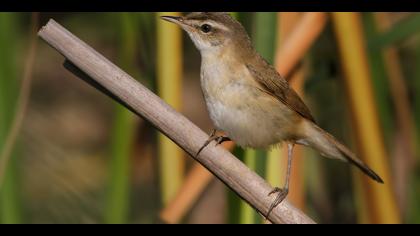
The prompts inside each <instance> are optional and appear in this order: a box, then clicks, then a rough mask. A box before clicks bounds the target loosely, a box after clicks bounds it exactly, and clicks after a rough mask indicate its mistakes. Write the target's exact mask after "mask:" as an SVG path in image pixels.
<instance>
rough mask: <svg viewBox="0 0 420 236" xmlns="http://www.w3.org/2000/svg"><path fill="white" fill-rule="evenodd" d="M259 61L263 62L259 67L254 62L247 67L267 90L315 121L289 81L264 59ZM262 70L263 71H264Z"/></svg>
mask: <svg viewBox="0 0 420 236" xmlns="http://www.w3.org/2000/svg"><path fill="white" fill-rule="evenodd" d="M261 59H262V58H261ZM258 61H261V62H262V63H261V65H258V67H259V69H257V68H256V66H255V65H252V64H246V67H247V68H248V70H249V72H250V73H251V75H252V76H253V77H254V79H255V80H256V81H257V82H258V83H259V84H260V85H261V86H262V88H263V89H264V90H265V92H267V93H269V94H271V95H272V96H274V97H276V98H277V99H278V100H280V102H283V103H284V104H286V105H287V106H288V107H289V108H290V109H292V110H294V111H296V112H297V113H299V114H300V115H301V116H303V117H304V118H306V119H308V120H310V121H312V122H314V123H315V119H314V118H313V117H312V115H311V112H310V111H309V109H308V107H306V105H305V103H303V101H302V100H301V99H300V97H299V95H298V94H297V93H296V92H295V91H294V90H293V89H292V88H291V87H290V86H289V84H288V83H287V81H286V80H285V79H284V78H283V77H281V75H280V74H279V73H278V72H277V71H276V70H275V69H274V67H272V66H271V65H270V64H268V63H267V62H266V61H265V60H264V59H263V60H258ZM260 71H263V73H261V72H260Z"/></svg>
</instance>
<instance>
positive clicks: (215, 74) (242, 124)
mask: <svg viewBox="0 0 420 236" xmlns="http://www.w3.org/2000/svg"><path fill="white" fill-rule="evenodd" d="M203 59H205V58H203ZM211 61H213V62H214V63H204V61H203V63H202V66H201V86H202V90H203V93H204V97H205V100H206V104H207V109H208V111H209V114H210V118H211V119H212V121H213V123H214V125H215V128H217V129H218V130H221V131H224V132H226V134H227V135H228V136H229V137H230V138H231V139H232V140H233V141H235V142H236V143H237V144H238V145H240V146H243V147H254V148H266V147H268V146H270V145H273V144H276V143H279V142H280V141H282V140H284V139H287V138H288V136H289V133H290V132H289V130H287V128H286V127H290V126H288V122H290V119H289V117H288V116H290V115H291V112H290V110H289V109H288V108H287V107H285V106H284V105H283V104H282V103H280V102H278V101H276V100H275V99H273V98H272V97H271V96H269V95H267V94H266V93H264V92H262V91H261V90H259V89H257V88H256V86H255V85H254V84H252V83H250V81H249V79H248V80H247V79H246V78H247V77H248V78H249V76H250V74H249V72H248V70H247V69H246V68H245V66H244V67H243V68H242V67H240V66H239V67H237V68H235V69H233V68H231V67H229V66H226V63H222V62H221V61H220V60H211Z"/></svg>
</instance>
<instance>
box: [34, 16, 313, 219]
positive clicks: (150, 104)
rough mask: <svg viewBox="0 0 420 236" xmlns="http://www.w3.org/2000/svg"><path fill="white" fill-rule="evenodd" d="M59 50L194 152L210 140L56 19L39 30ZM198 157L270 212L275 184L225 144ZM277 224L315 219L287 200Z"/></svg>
mask: <svg viewBox="0 0 420 236" xmlns="http://www.w3.org/2000/svg"><path fill="white" fill-rule="evenodd" d="M38 35H39V36H40V37H41V38H42V39H44V40H45V41H46V42H47V43H48V44H50V45H51V46H52V47H53V48H55V49H56V50H57V51H58V52H60V53H61V54H62V55H63V56H64V57H65V58H66V60H68V64H74V65H75V66H76V68H78V69H79V70H80V71H79V72H77V71H74V72H75V73H76V74H81V75H83V73H84V74H85V76H82V78H84V79H85V80H86V82H88V83H90V84H92V85H94V86H95V87H97V88H98V89H99V90H102V91H104V92H105V93H107V94H108V95H110V96H111V97H113V98H115V99H116V100H118V101H119V102H121V103H123V104H124V105H125V106H126V107H127V108H129V109H130V110H131V111H133V112H134V113H136V114H137V115H140V116H142V117H143V118H144V119H146V120H148V121H149V122H150V123H152V124H153V125H154V126H155V127H156V128H157V129H158V130H160V131H161V132H162V133H163V134H165V135H166V136H167V137H169V138H170V139H171V140H172V141H174V142H175V143H176V144H177V145H178V146H180V147H181V148H182V149H183V150H184V151H186V152H187V153H188V154H190V155H191V156H192V157H194V156H195V154H196V153H197V151H198V149H199V148H200V147H201V145H202V144H203V143H204V142H205V141H206V140H207V134H206V133H205V132H203V131H202V130H200V129H199V128H198V127H197V126H196V125H194V124H193V123H192V122H191V121H189V120H188V119H187V118H185V117H184V116H183V115H181V114H179V113H178V112H176V111H175V110H174V109H173V108H172V107H170V106H169V105H168V104H166V103H165V102H163V101H162V100H161V99H160V98H159V97H158V96H156V95H155V94H154V93H152V92H151V91H150V90H148V89H147V88H146V87H144V86H143V85H141V84H140V83H139V82H137V81H136V80H134V79H133V78H132V77H131V76H129V75H128V74H127V73H125V72H124V71H122V70H121V69H120V68H118V67H117V66H116V65H114V64H112V63H111V62H110V61H109V60H107V59H106V58H105V57H103V56H102V55H101V54H99V53H98V52H96V51H95V50H93V49H92V48H91V47H89V46H88V45H87V44H86V43H84V42H83V41H81V40H80V39H78V38H77V37H76V36H74V35H73V34H71V33H70V32H69V31H67V30H66V29H65V28H63V27H62V26H61V25H59V24H58V23H56V22H55V21H54V20H50V21H49V22H48V24H47V25H45V26H44V27H43V28H42V29H41V30H40V31H39V33H38ZM194 159H195V160H196V161H198V162H200V163H201V164H202V165H203V166H205V167H206V168H207V169H209V170H210V171H211V172H212V173H213V174H214V175H216V176H217V177H218V178H219V179H220V180H221V181H223V182H224V183H225V184H226V185H227V186H229V187H230V188H231V189H232V190H233V191H235V192H236V193H237V194H238V195H240V197H241V198H243V199H244V200H245V201H247V202H248V203H249V204H250V205H252V206H253V207H254V208H255V209H256V210H258V211H259V212H261V213H262V214H266V213H267V211H268V209H269V207H270V204H271V203H272V201H273V200H274V198H275V196H268V193H269V192H270V191H271V190H272V187H271V186H270V185H269V184H268V183H267V182H265V181H264V180H263V179H262V178H261V177H260V176H258V175H257V174H256V173H254V172H253V171H251V170H250V169H249V168H248V167H247V166H245V165H244V164H243V163H242V162H241V161H239V160H238V159H237V158H235V157H234V156H233V155H232V154H231V153H229V152H228V151H227V150H225V149H223V148H222V147H219V146H215V145H209V146H208V147H207V148H205V149H204V150H203V151H202V152H201V154H200V155H199V156H197V157H194ZM269 220H270V221H271V222H273V223H314V222H313V220H311V219H310V218H309V217H308V216H306V215H305V214H303V213H302V212H301V211H299V210H298V209H296V208H295V207H293V206H292V205H291V204H290V203H288V202H287V201H284V202H283V203H282V204H280V205H279V206H278V207H276V208H275V209H274V210H273V211H272V213H271V214H270V216H269Z"/></svg>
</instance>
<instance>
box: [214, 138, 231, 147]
mask: <svg viewBox="0 0 420 236" xmlns="http://www.w3.org/2000/svg"><path fill="white" fill-rule="evenodd" d="M215 140H216V146H217V145H220V144H222V143H224V142H227V141H232V140H231V139H230V138H229V137H226V136H217V138H216V139H215Z"/></svg>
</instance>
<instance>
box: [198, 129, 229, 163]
mask: <svg viewBox="0 0 420 236" xmlns="http://www.w3.org/2000/svg"><path fill="white" fill-rule="evenodd" d="M213 140H216V145H219V144H222V143H223V142H225V141H230V138H229V137H225V136H217V135H216V129H213V131H212V132H211V134H210V137H209V138H208V139H207V141H206V142H205V143H204V144H203V146H201V148H200V149H199V150H198V152H197V154H196V155H195V156H196V157H197V156H198V155H199V154H200V152H201V151H202V150H203V149H204V148H205V147H207V145H209V143H211V141H213Z"/></svg>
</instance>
